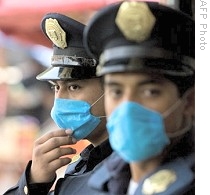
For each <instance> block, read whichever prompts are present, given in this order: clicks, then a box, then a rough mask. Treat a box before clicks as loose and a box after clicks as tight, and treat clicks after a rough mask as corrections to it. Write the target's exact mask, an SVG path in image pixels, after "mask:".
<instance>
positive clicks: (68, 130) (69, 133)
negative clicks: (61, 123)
mask: <svg viewBox="0 0 210 195" xmlns="http://www.w3.org/2000/svg"><path fill="white" fill-rule="evenodd" d="M65 132H66V134H67V135H71V134H72V133H73V132H72V130H71V129H66V130H65Z"/></svg>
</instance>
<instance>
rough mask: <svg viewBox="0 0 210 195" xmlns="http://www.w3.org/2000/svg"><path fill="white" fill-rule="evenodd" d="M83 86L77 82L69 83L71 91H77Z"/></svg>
mask: <svg viewBox="0 0 210 195" xmlns="http://www.w3.org/2000/svg"><path fill="white" fill-rule="evenodd" d="M80 88H81V86H79V85H77V84H68V90H69V91H77V90H79V89H80Z"/></svg>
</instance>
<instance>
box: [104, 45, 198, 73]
mask: <svg viewBox="0 0 210 195" xmlns="http://www.w3.org/2000/svg"><path fill="white" fill-rule="evenodd" d="M126 58H143V59H144V58H145V59H147V58H154V59H155V58H159V59H166V60H173V59H174V60H177V61H180V62H181V63H183V64H186V65H188V66H190V67H192V69H195V60H194V59H193V58H191V57H188V56H183V55H178V54H176V53H173V52H170V51H167V50H164V49H162V48H145V47H139V46H120V47H114V48H110V49H106V50H105V51H104V52H103V53H102V54H101V56H100V64H105V63H106V62H108V61H112V60H118V59H126Z"/></svg>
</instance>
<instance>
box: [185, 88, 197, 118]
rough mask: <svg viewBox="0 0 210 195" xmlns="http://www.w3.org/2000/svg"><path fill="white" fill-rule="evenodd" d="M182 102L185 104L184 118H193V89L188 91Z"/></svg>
mask: <svg viewBox="0 0 210 195" xmlns="http://www.w3.org/2000/svg"><path fill="white" fill-rule="evenodd" d="M183 98H184V100H185V102H186V105H185V111H184V114H185V116H186V117H190V118H193V119H194V117H195V88H194V87H192V88H190V89H188V90H187V91H186V92H185V94H184V97H183Z"/></svg>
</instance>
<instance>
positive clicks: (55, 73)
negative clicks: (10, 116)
mask: <svg viewBox="0 0 210 195" xmlns="http://www.w3.org/2000/svg"><path fill="white" fill-rule="evenodd" d="M41 27H42V30H43V32H44V34H45V35H46V36H47V37H48V38H49V40H51V41H52V43H53V56H52V60H51V65H52V67H50V68H48V69H47V70H46V71H44V72H43V73H41V74H40V75H38V76H37V79H38V80H41V81H49V82H50V83H51V84H52V86H53V88H54V91H55V100H54V105H53V108H52V110H51V116H52V118H53V120H54V121H55V123H56V124H57V125H58V126H59V127H60V128H61V130H57V131H52V132H48V133H46V134H45V135H43V136H42V137H40V138H38V139H37V140H36V142H35V144H34V149H33V156H32V161H30V162H29V163H28V165H27V168H26V170H25V172H24V173H23V175H22V176H21V178H20V180H19V182H18V184H17V185H16V186H14V187H13V188H11V189H9V190H8V191H7V192H5V193H4V194H6V195H8V194H30V195H32V194H35V195H38V194H39V195H42V194H48V193H49V194H58V193H61V194H77V195H78V194H86V192H87V191H85V192H84V189H83V187H84V186H85V184H86V181H87V179H88V177H89V174H90V172H91V171H92V169H94V167H95V166H96V165H97V164H99V163H100V162H101V161H102V160H103V159H105V158H106V157H107V156H109V155H110V154H111V152H112V149H111V147H110V145H109V141H108V140H107V138H108V134H107V131H106V126H105V123H106V118H105V112H104V102H103V98H104V92H103V89H102V85H101V81H100V78H99V77H97V76H96V66H97V61H96V60H95V59H93V58H90V57H89V56H88V55H87V53H86V52H85V49H84V47H83V42H82V41H83V40H82V37H83V30H84V25H83V24H81V23H79V22H77V21H75V20H73V19H71V18H69V17H67V16H65V15H62V14H58V13H48V14H46V15H45V16H44V17H43V20H42V21H41ZM82 139H87V140H89V141H90V142H91V143H92V144H90V145H89V146H88V147H87V148H85V150H84V151H82V152H81V154H80V156H79V159H78V160H77V161H75V162H71V159H70V158H69V157H66V155H69V154H75V152H76V151H75V149H73V148H71V147H63V146H65V145H72V144H75V143H76V142H77V141H79V140H82ZM70 162H71V163H70ZM69 163H70V164H69ZM67 164H69V165H68V167H67V169H66V172H65V177H64V178H61V179H59V180H58V181H57V183H56V184H55V190H54V191H51V192H49V191H50V189H51V187H52V185H53V183H54V182H55V180H56V170H57V169H59V168H61V167H62V166H64V165H67Z"/></svg>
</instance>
